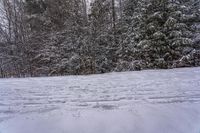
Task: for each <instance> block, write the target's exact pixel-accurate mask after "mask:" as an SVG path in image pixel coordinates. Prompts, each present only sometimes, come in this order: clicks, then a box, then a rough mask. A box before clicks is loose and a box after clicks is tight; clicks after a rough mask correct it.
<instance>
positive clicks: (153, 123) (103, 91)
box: [0, 68, 200, 133]
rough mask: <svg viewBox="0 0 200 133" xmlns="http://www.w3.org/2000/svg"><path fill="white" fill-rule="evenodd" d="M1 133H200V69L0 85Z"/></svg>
mask: <svg viewBox="0 0 200 133" xmlns="http://www.w3.org/2000/svg"><path fill="white" fill-rule="evenodd" d="M0 133H200V68H182V69H174V70H155V71H154V70H151V71H141V72H124V73H109V74H103V75H91V76H66V77H51V78H25V79H0Z"/></svg>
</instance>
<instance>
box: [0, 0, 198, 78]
mask: <svg viewBox="0 0 200 133" xmlns="http://www.w3.org/2000/svg"><path fill="white" fill-rule="evenodd" d="M196 66H200V1H199V0H93V1H90V2H88V1H87V0H0V77H1V78H5V77H35V76H60V75H87V74H99V73H107V72H113V71H116V72H121V71H138V70H145V69H172V68H177V67H196Z"/></svg>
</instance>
